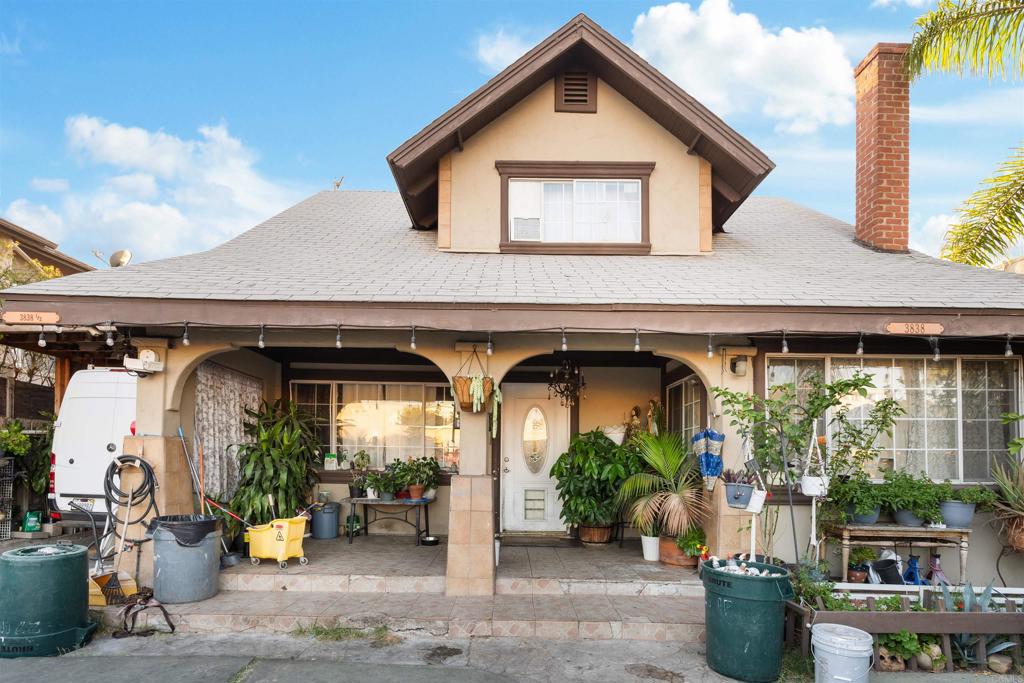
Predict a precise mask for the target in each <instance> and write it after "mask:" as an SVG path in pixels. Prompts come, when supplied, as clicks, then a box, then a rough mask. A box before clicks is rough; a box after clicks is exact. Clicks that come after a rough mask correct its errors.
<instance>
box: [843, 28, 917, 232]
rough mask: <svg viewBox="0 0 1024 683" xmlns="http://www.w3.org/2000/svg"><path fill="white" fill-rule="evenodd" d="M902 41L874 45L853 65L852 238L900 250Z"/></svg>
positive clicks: (905, 114)
mask: <svg viewBox="0 0 1024 683" xmlns="http://www.w3.org/2000/svg"><path fill="white" fill-rule="evenodd" d="M908 47H909V45H908V44H906V43H878V44H877V45H875V47H873V48H872V49H871V52H869V53H868V56H867V57H865V58H864V60H863V61H862V62H861V63H860V64H859V65H858V66H857V68H856V69H855V70H854V72H853V75H854V78H855V79H856V84H857V230H856V240H857V241H858V242H860V243H861V244H863V245H865V246H867V247H870V248H871V249H876V250H878V251H892V252H905V251H907V245H908V243H909V241H910V226H909V224H908V209H909V204H910V82H909V80H908V79H907V76H906V72H905V71H904V67H903V55H904V53H905V52H906V50H907V48H908Z"/></svg>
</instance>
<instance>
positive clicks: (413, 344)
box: [409, 325, 416, 351]
mask: <svg viewBox="0 0 1024 683" xmlns="http://www.w3.org/2000/svg"><path fill="white" fill-rule="evenodd" d="M409 348H410V349H412V350H413V351H415V350H416V326H415V325H413V326H412V338H410V339H409Z"/></svg>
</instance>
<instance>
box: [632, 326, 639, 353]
mask: <svg viewBox="0 0 1024 683" xmlns="http://www.w3.org/2000/svg"><path fill="white" fill-rule="evenodd" d="M633 353H640V330H639V328H637V329H634V330H633Z"/></svg>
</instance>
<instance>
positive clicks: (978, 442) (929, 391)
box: [766, 356, 1020, 482]
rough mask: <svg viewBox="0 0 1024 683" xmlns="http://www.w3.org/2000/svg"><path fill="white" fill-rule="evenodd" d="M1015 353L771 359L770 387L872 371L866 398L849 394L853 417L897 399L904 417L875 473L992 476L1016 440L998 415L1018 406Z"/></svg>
mask: <svg viewBox="0 0 1024 683" xmlns="http://www.w3.org/2000/svg"><path fill="white" fill-rule="evenodd" d="M1019 370H1020V361H1019V360H1018V359H1003V358H1000V359H998V360H997V359H973V358H943V359H941V360H938V361H936V360H933V359H932V358H931V357H922V358H914V357H895V358H892V357H890V358H884V357H870V356H829V357H818V358H803V357H798V358H793V357H788V356H781V357H775V356H772V357H769V359H768V368H767V382H766V384H767V386H768V388H769V389H770V388H771V387H773V386H778V385H781V384H790V385H792V384H794V383H796V384H797V392H798V393H799V392H800V387H801V384H803V385H805V386H806V381H807V379H808V378H809V377H810V376H812V375H814V374H818V375H820V376H822V377H825V378H826V379H827V380H828V381H832V380H836V379H840V378H849V377H852V376H853V374H854V373H855V372H862V373H865V374H868V375H871V376H872V378H873V381H874V384H875V388H874V389H870V390H869V392H868V395H867V396H864V397H861V396H853V397H848V398H847V399H846V407H847V408H848V409H849V412H848V418H849V419H850V420H851V421H853V422H863V420H864V419H866V417H867V415H868V412H869V411H870V410H871V407H872V406H873V405H874V403H875V402H876V401H878V400H879V399H881V398H892V399H894V400H895V401H897V402H898V403H899V404H900V405H901V406H902V407H903V409H904V410H905V411H906V412H905V414H903V415H901V416H900V417H899V418H898V419H897V421H896V425H895V428H894V430H893V436H892V438H890V437H887V436H882V437H880V439H881V441H880V442H879V443H878V444H877V445H878V446H879V447H880V448H881V452H880V455H879V459H878V462H877V463H876V464H875V467H874V468H873V471H872V472H871V474H873V475H876V476H878V475H879V473H880V472H881V471H883V470H887V469H893V468H895V469H899V470H907V471H910V472H915V473H916V472H921V471H924V472H927V473H928V475H929V476H930V477H931V478H933V479H936V480H941V479H950V480H953V481H970V482H978V481H991V479H992V477H991V474H990V473H991V471H992V466H993V465H995V464H996V463H997V462H999V460H1000V459H1001V458H1005V457H1006V447H1007V444H1008V443H1009V441H1010V439H1011V438H1013V433H1012V432H1011V426H1010V425H1003V424H1002V420H1001V419H1000V416H1001V415H1002V414H1003V413H1005V412H1010V411H1014V410H1017V409H1018V405H1019V402H1018V401H1019V399H1018V386H1019V383H1020V375H1019Z"/></svg>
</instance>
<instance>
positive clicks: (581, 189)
mask: <svg viewBox="0 0 1024 683" xmlns="http://www.w3.org/2000/svg"><path fill="white" fill-rule="evenodd" d="M508 194H509V234H510V236H511V239H512V240H513V241H528V242H580V243H601V242H606V243H607V242H613V243H614V242H618V243H637V242H640V239H641V229H640V213H641V209H640V181H639V180H526V179H516V180H510V181H509V192H508Z"/></svg>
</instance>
